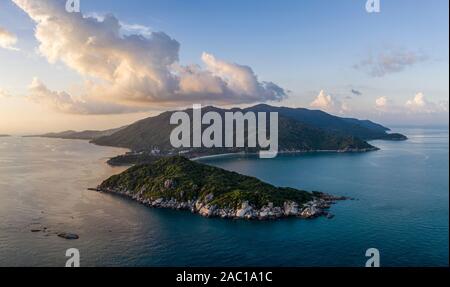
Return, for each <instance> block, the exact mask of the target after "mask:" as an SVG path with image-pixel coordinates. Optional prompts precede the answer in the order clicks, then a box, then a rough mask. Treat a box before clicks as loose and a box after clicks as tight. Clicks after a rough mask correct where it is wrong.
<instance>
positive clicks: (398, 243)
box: [0, 129, 449, 266]
mask: <svg viewBox="0 0 450 287" xmlns="http://www.w3.org/2000/svg"><path fill="white" fill-rule="evenodd" d="M396 131H399V132H402V133H404V134H406V135H408V136H409V137H410V140H409V141H406V142H386V141H374V142H373V144H374V145H376V146H378V147H380V148H381V150H380V151H377V152H370V153H363V154H332V153H324V154H303V155H297V156H293V155H289V156H280V157H278V158H276V159H271V160H259V159H257V158H255V157H240V158H216V159H207V160H203V162H204V163H207V164H212V165H215V166H219V167H222V168H225V169H229V170H234V171H238V172H241V173H244V174H247V175H252V176H257V177H258V178H260V179H262V180H264V181H267V182H270V183H272V184H275V185H280V186H290V187H296V188H302V189H306V190H320V191H324V192H328V193H332V194H336V195H345V196H350V197H354V198H355V199H356V200H353V201H346V202H340V203H338V204H337V205H335V206H333V207H332V210H331V211H332V213H333V214H335V215H336V217H335V218H334V219H332V220H329V219H325V218H320V219H317V220H311V221H307V220H298V219H289V220H282V221H276V222H246V221H227V220H221V219H205V218H202V217H199V216H196V215H192V214H190V213H187V212H179V211H170V210H153V209H149V208H147V207H144V206H142V205H139V204H137V203H134V202H132V201H129V200H124V199H123V198H119V197H115V196H111V195H105V194H98V193H95V192H90V191H87V190H86V188H87V187H92V186H95V185H97V184H98V183H99V182H100V181H101V180H102V179H104V178H106V177H107V176H109V175H111V174H114V173H118V172H120V171H121V170H122V169H113V168H110V167H108V166H106V165H105V164H104V162H105V160H106V158H108V157H110V156H112V155H115V154H119V153H121V152H123V150H119V149H111V148H104V147H97V146H94V145H90V144H88V143H87V142H83V141H64V140H55V139H23V138H2V139H0V266H63V265H64V262H65V260H66V258H65V257H64V253H65V250H66V249H67V248H72V247H75V248H78V249H79V250H80V252H81V264H82V265H84V266H274V265H275V266H364V264H365V261H366V260H367V259H366V258H365V251H366V250H367V249H368V248H377V249H379V250H380V253H381V265H382V266H448V251H449V250H448V239H449V233H448V230H449V221H448V218H449V201H448V200H449V177H448V172H449V135H448V130H438V129H434V130H432V129H427V130H425V129H404V130H396ZM34 226H46V227H47V228H49V229H50V230H53V231H67V232H75V233H77V234H79V235H80V239H79V240H77V241H66V240H64V239H61V238H58V237H56V236H54V235H49V234H44V233H31V232H30V228H33V227H34Z"/></svg>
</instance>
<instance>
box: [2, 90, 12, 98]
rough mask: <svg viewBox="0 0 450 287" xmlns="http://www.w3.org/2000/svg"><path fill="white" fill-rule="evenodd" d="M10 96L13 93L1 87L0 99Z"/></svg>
mask: <svg viewBox="0 0 450 287" xmlns="http://www.w3.org/2000/svg"><path fill="white" fill-rule="evenodd" d="M10 97H11V94H10V93H9V92H8V91H6V90H4V89H2V88H0V99H6V98H10Z"/></svg>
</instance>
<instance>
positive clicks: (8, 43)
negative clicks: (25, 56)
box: [0, 27, 19, 51]
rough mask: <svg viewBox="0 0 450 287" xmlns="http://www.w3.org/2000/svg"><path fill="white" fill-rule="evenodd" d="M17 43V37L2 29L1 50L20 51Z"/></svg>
mask: <svg viewBox="0 0 450 287" xmlns="http://www.w3.org/2000/svg"><path fill="white" fill-rule="evenodd" d="M16 43H17V36H16V35H14V34H13V33H11V32H9V31H7V30H6V29H4V28H2V27H0V48H3V49H7V50H13V51H18V50H19V49H18V48H16V47H15V45H16Z"/></svg>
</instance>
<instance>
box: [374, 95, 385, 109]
mask: <svg viewBox="0 0 450 287" xmlns="http://www.w3.org/2000/svg"><path fill="white" fill-rule="evenodd" d="M387 105H388V99H387V98H386V97H379V98H378V99H376V100H375V106H376V107H377V108H378V109H385V108H386V107H387Z"/></svg>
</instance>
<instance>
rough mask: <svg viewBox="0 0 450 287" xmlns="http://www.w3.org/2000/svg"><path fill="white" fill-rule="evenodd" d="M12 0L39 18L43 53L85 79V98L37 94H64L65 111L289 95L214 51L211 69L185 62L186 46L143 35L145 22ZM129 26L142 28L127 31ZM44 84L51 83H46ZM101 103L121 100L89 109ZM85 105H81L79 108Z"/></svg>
mask: <svg viewBox="0 0 450 287" xmlns="http://www.w3.org/2000/svg"><path fill="white" fill-rule="evenodd" d="M13 2H14V3H15V4H16V5H17V6H18V7H20V8H21V9H22V10H23V11H25V12H26V13H27V14H28V15H29V16H30V17H31V18H32V19H33V21H34V22H35V23H36V33H35V36H36V38H37V40H38V41H39V43H40V45H39V52H40V53H41V54H42V55H43V56H44V57H46V58H47V59H48V61H49V62H50V63H56V62H58V61H61V62H63V63H64V64H65V65H67V66H68V67H69V68H71V69H73V70H75V71H77V72H78V73H79V74H80V75H82V76H83V77H85V78H86V82H87V83H86V85H85V87H84V91H85V94H83V95H81V96H82V99H80V100H79V101H75V102H74V101H73V99H74V97H72V96H70V95H68V94H67V93H66V92H54V91H50V90H48V89H47V91H48V92H45V93H38V94H39V97H34V98H37V99H38V101H40V102H47V103H48V102H52V103H55V101H54V100H55V99H58V101H56V102H58V103H59V102H62V103H64V104H62V105H60V104H57V105H55V106H56V108H58V109H59V110H61V111H63V112H67V111H68V110H73V111H80V112H81V113H89V112H91V111H94V112H97V113H98V112H102V113H112V112H121V111H124V112H126V111H127V110H128V109H127V108H123V109H117V107H118V106H119V105H121V106H127V107H131V109H136V106H139V107H141V108H142V107H143V106H146V107H147V108H149V107H151V106H154V105H155V104H160V105H179V104H188V103H189V104H190V103H192V102H193V101H194V102H195V101H207V102H208V103H227V104H241V103H253V102H265V101H279V100H282V99H283V98H285V97H286V92H285V91H284V90H283V89H282V88H281V87H279V86H277V85H276V84H274V83H271V82H261V81H259V80H258V78H257V76H256V74H255V73H254V72H253V70H252V69H251V68H250V67H246V66H242V65H238V64H233V63H229V62H226V61H223V60H219V59H217V58H216V57H214V56H213V55H211V54H207V53H204V54H203V56H202V61H203V63H204V66H205V67H204V68H202V67H200V66H197V65H190V66H182V65H180V64H179V58H178V57H179V49H180V44H179V43H178V42H177V41H176V40H175V39H173V38H171V37H170V36H168V35H167V34H165V33H163V32H151V33H150V31H149V30H148V31H147V33H144V32H142V27H137V26H134V27H130V26H128V27H127V26H125V27H124V26H123V24H121V22H120V21H119V20H118V19H117V18H115V17H114V16H113V15H111V14H109V15H106V16H104V17H103V18H100V17H90V16H83V15H82V14H81V13H67V12H66V11H65V0H47V1H34V0H13ZM124 29H125V30H128V32H130V31H132V30H135V31H136V30H140V31H141V32H136V33H135V34H129V33H125V34H124V33H123V30H124ZM144 30H145V29H144ZM145 34H146V35H145ZM40 86H43V87H45V85H43V84H42V83H41V85H40ZM32 87H33V86H32ZM42 90H43V91H44V90H45V89H42ZM46 96H47V97H49V101H46V100H45V98H46ZM70 99H72V100H70ZM102 101H103V102H106V101H109V102H112V103H114V105H113V106H112V107H110V108H111V110H107V109H106V107H104V108H101V109H100V110H95V109H94V110H92V109H91V108H86V105H88V104H89V106H91V103H96V104H97V103H99V102H102ZM81 103H85V104H81ZM78 106H82V108H81V109H78V108H75V107H78ZM67 107H70V108H67ZM72 107H73V108H72Z"/></svg>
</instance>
